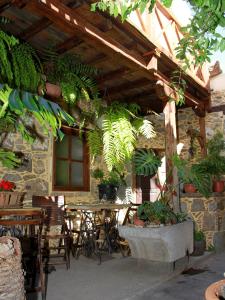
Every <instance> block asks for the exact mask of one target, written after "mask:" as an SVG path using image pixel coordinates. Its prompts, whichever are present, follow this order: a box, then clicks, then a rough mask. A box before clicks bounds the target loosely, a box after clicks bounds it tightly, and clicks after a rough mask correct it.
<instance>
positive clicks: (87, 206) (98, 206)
mask: <svg viewBox="0 0 225 300" xmlns="http://www.w3.org/2000/svg"><path fill="white" fill-rule="evenodd" d="M65 206H66V209H67V210H97V211H100V210H114V209H123V208H129V207H131V206H132V204H117V203H79V204H74V203H67V204H66V205H65Z"/></svg>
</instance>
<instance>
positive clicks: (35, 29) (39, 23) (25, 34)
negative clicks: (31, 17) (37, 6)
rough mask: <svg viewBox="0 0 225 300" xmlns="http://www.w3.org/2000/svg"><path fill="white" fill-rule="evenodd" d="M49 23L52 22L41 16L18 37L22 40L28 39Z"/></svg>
mask: <svg viewBox="0 0 225 300" xmlns="http://www.w3.org/2000/svg"><path fill="white" fill-rule="evenodd" d="M51 24H52V22H51V21H50V20H49V19H48V18H45V17H43V18H41V19H40V20H38V21H36V22H34V23H33V24H32V25H31V26H29V27H28V28H27V29H25V30H24V31H23V32H21V33H20V34H19V36H18V37H19V38H21V39H23V40H28V39H29V38H32V37H33V36H34V35H35V34H37V33H39V32H40V31H42V30H44V29H45V28H47V27H48V26H50V25H51Z"/></svg>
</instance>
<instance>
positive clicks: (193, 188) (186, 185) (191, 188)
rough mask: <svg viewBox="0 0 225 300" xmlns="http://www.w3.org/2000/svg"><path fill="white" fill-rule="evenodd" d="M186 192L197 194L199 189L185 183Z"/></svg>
mask: <svg viewBox="0 0 225 300" xmlns="http://www.w3.org/2000/svg"><path fill="white" fill-rule="evenodd" d="M184 191H185V193H196V192H197V189H196V187H195V186H194V185H193V184H192V183H185V184H184Z"/></svg>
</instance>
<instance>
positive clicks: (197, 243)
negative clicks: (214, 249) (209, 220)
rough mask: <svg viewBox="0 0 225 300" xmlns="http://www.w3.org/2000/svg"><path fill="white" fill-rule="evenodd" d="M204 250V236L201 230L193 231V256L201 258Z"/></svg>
mask: <svg viewBox="0 0 225 300" xmlns="http://www.w3.org/2000/svg"><path fill="white" fill-rule="evenodd" d="M205 248H206V242H205V235H204V233H203V232H202V231H201V230H195V231H194V252H193V253H192V255H193V256H201V255H203V254H204V252H205Z"/></svg>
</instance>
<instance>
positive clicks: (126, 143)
mask: <svg viewBox="0 0 225 300" xmlns="http://www.w3.org/2000/svg"><path fill="white" fill-rule="evenodd" d="M138 111H139V106H138V105H136V104H126V103H118V102H113V103H112V104H111V105H110V106H108V107H106V108H105V109H104V110H103V112H102V123H101V126H100V127H101V128H98V129H97V131H98V134H96V133H93V132H92V131H91V132H89V134H88V141H89V147H90V153H91V154H92V155H98V154H100V153H102V155H103V157H104V160H105V163H106V165H107V168H108V170H109V171H112V170H113V169H116V170H117V171H118V172H120V173H123V171H124V169H125V165H126V163H128V162H130V161H131V160H132V157H133V153H134V150H135V147H136V143H137V137H138V136H139V135H140V134H143V135H145V136H146V137H147V138H150V137H152V136H153V135H154V130H153V126H152V124H151V122H150V121H148V120H145V119H143V118H142V117H140V116H138ZM96 123H98V122H96Z"/></svg>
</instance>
